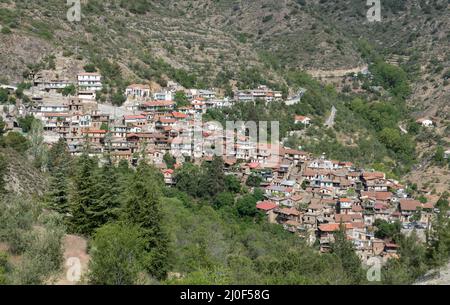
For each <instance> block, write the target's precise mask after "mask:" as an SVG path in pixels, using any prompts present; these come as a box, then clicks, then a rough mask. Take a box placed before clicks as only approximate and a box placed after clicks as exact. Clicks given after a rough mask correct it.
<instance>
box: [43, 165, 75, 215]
mask: <svg viewBox="0 0 450 305" xmlns="http://www.w3.org/2000/svg"><path fill="white" fill-rule="evenodd" d="M51 174H52V176H51V178H50V191H49V194H48V204H49V206H50V208H52V209H53V210H55V211H57V212H58V213H60V214H62V215H65V216H67V215H68V214H69V213H70V206H69V177H68V170H67V164H59V165H58V166H57V167H56V168H55V167H54V168H53V169H52V172H51Z"/></svg>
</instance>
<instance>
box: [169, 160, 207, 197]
mask: <svg viewBox="0 0 450 305" xmlns="http://www.w3.org/2000/svg"><path fill="white" fill-rule="evenodd" d="M200 178H201V172H200V168H199V167H198V166H196V165H194V164H192V163H189V162H188V163H184V164H183V166H181V167H180V168H178V169H177V170H175V177H174V181H175V186H176V187H177V189H179V190H180V191H183V192H186V193H187V194H189V195H191V196H193V197H197V196H198V194H199V186H200Z"/></svg>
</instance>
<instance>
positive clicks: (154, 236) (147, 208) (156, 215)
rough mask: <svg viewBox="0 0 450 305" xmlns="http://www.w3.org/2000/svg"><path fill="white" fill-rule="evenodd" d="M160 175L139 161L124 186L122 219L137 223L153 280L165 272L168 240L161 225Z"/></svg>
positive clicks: (161, 181) (165, 274)
mask: <svg viewBox="0 0 450 305" xmlns="http://www.w3.org/2000/svg"><path fill="white" fill-rule="evenodd" d="M162 185H163V178H162V175H161V174H160V173H159V172H158V171H157V170H156V169H155V168H153V167H152V166H150V165H148V164H146V163H144V162H140V164H139V165H138V167H137V169H136V173H135V174H134V175H133V178H132V180H131V181H130V185H129V187H128V189H127V192H126V193H127V194H126V198H125V199H124V200H125V210H124V212H125V213H124V217H125V219H126V220H127V221H128V222H129V223H132V224H136V225H138V226H139V227H140V228H141V229H142V232H143V238H144V239H145V241H146V246H145V250H146V251H147V255H146V258H145V269H146V270H147V272H148V273H149V274H150V275H152V276H154V277H155V278H157V279H164V278H165V277H166V276H167V272H168V271H169V255H170V253H169V240H168V236H167V234H166V232H165V231H164V230H163V227H162V220H163V219H162V218H163V215H162V212H161V196H162Z"/></svg>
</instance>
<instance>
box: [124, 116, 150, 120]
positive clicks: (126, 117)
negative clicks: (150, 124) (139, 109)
mask: <svg viewBox="0 0 450 305" xmlns="http://www.w3.org/2000/svg"><path fill="white" fill-rule="evenodd" d="M123 118H124V119H125V120H145V119H146V117H145V116H143V115H124V116H123Z"/></svg>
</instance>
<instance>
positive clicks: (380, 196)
mask: <svg viewBox="0 0 450 305" xmlns="http://www.w3.org/2000/svg"><path fill="white" fill-rule="evenodd" d="M361 197H369V198H375V199H376V200H381V201H387V200H390V199H391V198H392V193H391V192H365V191H362V192H361Z"/></svg>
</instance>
